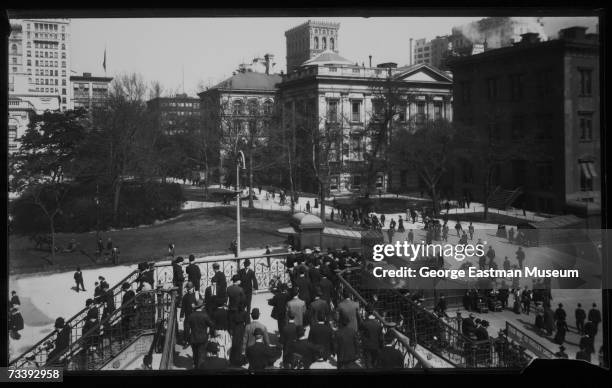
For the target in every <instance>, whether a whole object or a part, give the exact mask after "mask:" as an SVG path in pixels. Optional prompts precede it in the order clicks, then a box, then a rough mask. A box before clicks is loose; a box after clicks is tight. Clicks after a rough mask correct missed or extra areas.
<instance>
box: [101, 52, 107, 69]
mask: <svg viewBox="0 0 612 388" xmlns="http://www.w3.org/2000/svg"><path fill="white" fill-rule="evenodd" d="M102 67H103V68H104V71H106V49H104V62H102Z"/></svg>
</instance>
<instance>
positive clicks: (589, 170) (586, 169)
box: [579, 161, 597, 191]
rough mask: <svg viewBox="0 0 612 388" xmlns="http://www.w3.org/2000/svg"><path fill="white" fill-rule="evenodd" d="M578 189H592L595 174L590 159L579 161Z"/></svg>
mask: <svg viewBox="0 0 612 388" xmlns="http://www.w3.org/2000/svg"><path fill="white" fill-rule="evenodd" d="M579 164H580V191H593V178H594V177H596V176H597V172H596V171H595V166H594V165H593V162H592V161H579Z"/></svg>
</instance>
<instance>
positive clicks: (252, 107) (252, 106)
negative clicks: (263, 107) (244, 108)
mask: <svg viewBox="0 0 612 388" xmlns="http://www.w3.org/2000/svg"><path fill="white" fill-rule="evenodd" d="M248 107H249V115H251V116H257V115H258V114H259V103H258V102H257V100H249V103H248Z"/></svg>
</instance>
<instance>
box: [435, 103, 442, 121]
mask: <svg viewBox="0 0 612 388" xmlns="http://www.w3.org/2000/svg"><path fill="white" fill-rule="evenodd" d="M434 120H442V103H441V102H436V103H434Z"/></svg>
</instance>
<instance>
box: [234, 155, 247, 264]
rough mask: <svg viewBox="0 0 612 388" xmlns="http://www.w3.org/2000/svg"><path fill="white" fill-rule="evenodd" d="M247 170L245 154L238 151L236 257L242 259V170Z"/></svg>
mask: <svg viewBox="0 0 612 388" xmlns="http://www.w3.org/2000/svg"><path fill="white" fill-rule="evenodd" d="M241 168H242V169H243V170H246V164H245V162H244V153H243V152H242V151H238V157H237V159H236V257H240V193H241V192H242V191H241V190H240V169H241Z"/></svg>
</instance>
